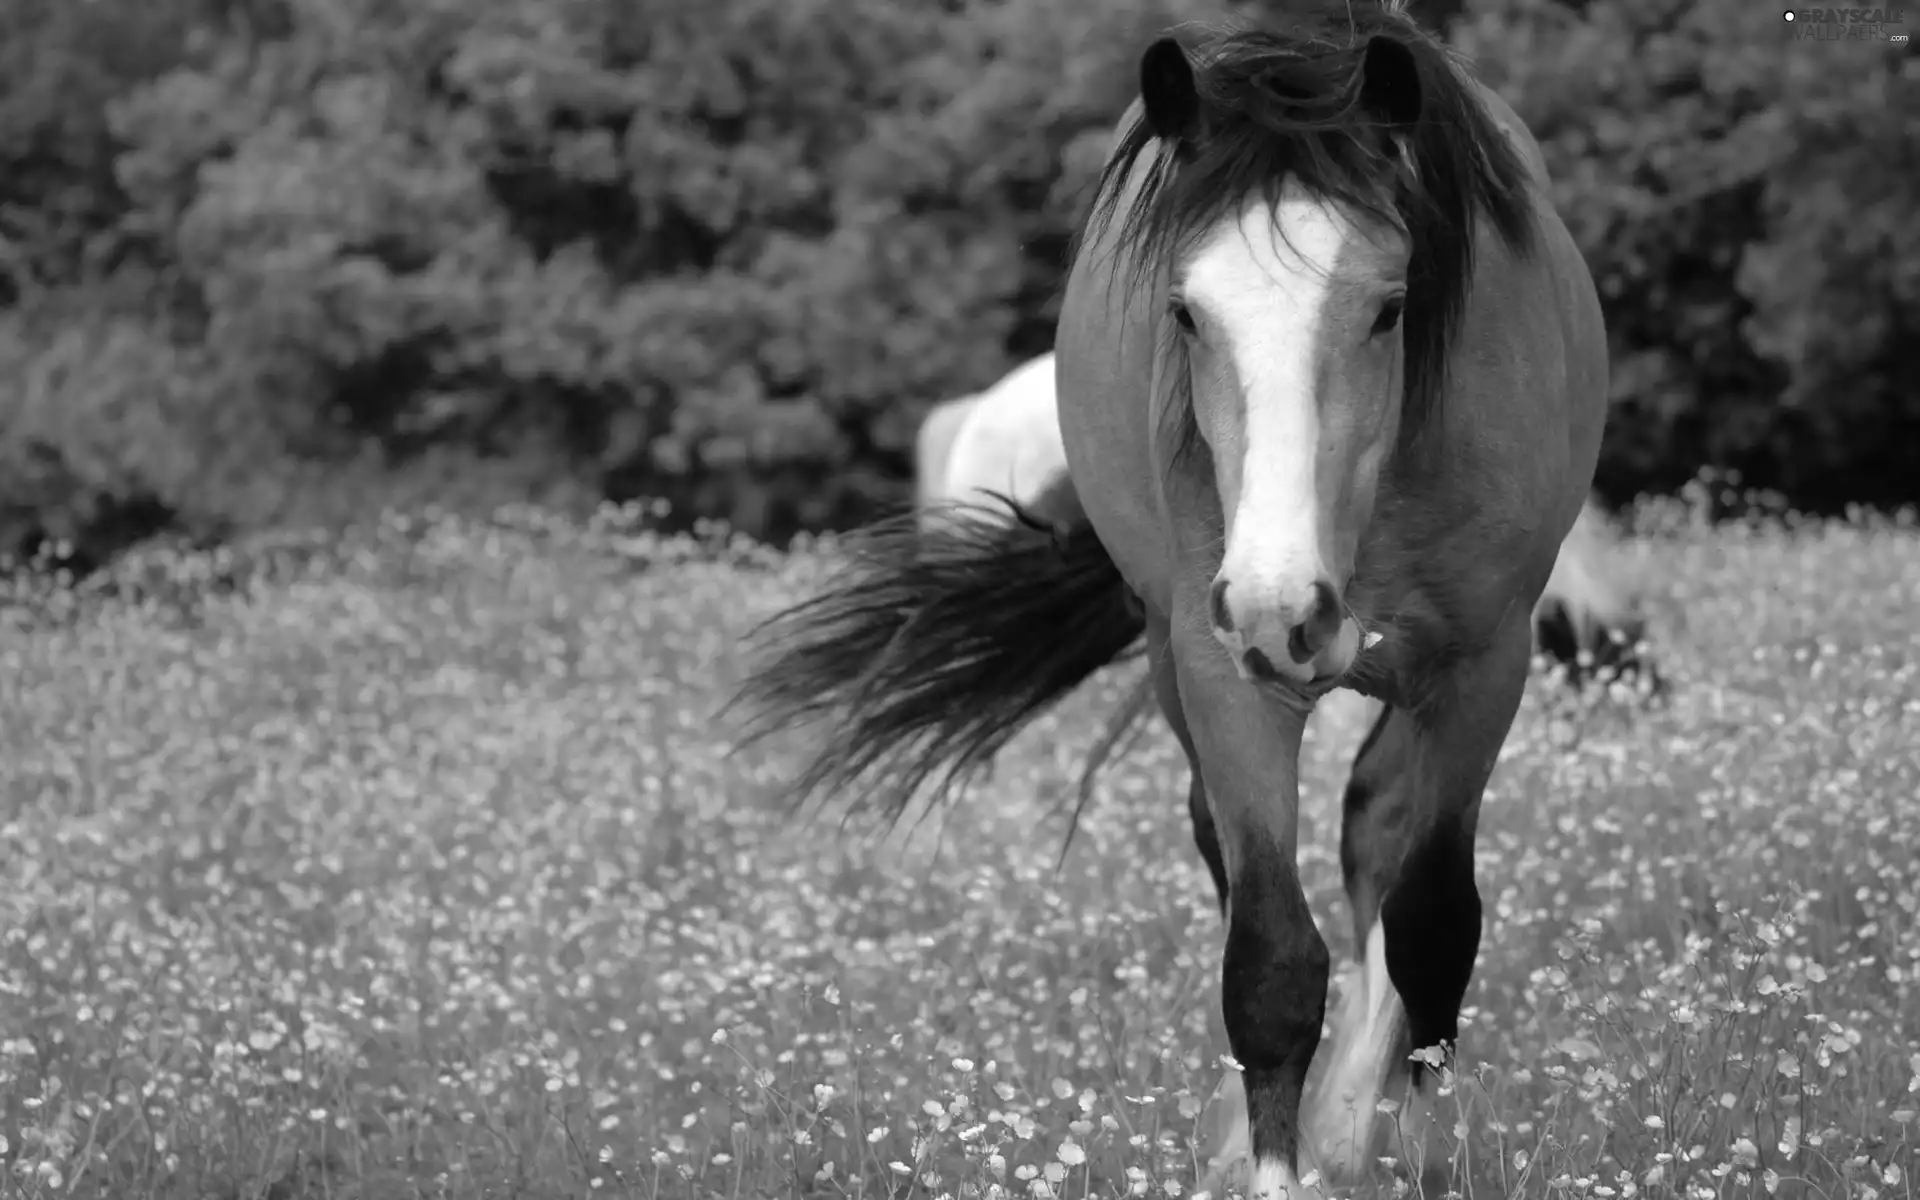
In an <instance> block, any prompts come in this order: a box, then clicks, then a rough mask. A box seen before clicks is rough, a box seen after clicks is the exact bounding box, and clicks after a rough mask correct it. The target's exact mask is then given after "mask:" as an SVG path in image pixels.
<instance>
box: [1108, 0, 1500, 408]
mask: <svg viewBox="0 0 1920 1200" xmlns="http://www.w3.org/2000/svg"><path fill="white" fill-rule="evenodd" d="M1284 19H1285V22H1286V28H1285V30H1284V32H1282V31H1260V30H1247V29H1233V28H1219V27H1214V28H1204V29H1202V30H1201V31H1200V32H1201V34H1202V36H1201V38H1200V39H1199V42H1198V45H1197V46H1190V47H1189V51H1188V53H1189V57H1190V59H1191V60H1192V61H1193V64H1194V85H1195V88H1196V90H1197V92H1198V93H1199V100H1200V118H1199V134H1198V136H1197V137H1195V138H1193V139H1191V140H1190V141H1187V142H1184V143H1183V144H1182V146H1181V148H1180V150H1179V152H1178V153H1177V154H1162V155H1160V156H1159V157H1158V158H1156V159H1155V160H1153V161H1152V163H1151V165H1150V167H1149V168H1148V170H1147V172H1146V175H1145V178H1144V180H1143V184H1142V186H1141V187H1140V189H1139V191H1138V193H1137V195H1136V196H1135V197H1134V199H1133V201H1132V203H1131V204H1129V205H1128V206H1127V207H1126V210H1125V211H1124V212H1122V211H1120V210H1121V201H1122V199H1123V196H1124V193H1125V189H1126V184H1127V180H1128V178H1129V176H1130V175H1131V174H1132V172H1133V168H1134V166H1135V164H1136V163H1137V161H1138V160H1139V158H1140V156H1141V155H1142V154H1143V153H1146V152H1147V150H1148V148H1149V147H1150V146H1152V145H1153V143H1154V134H1153V131H1152V129H1151V128H1150V127H1149V126H1148V124H1147V121H1146V119H1145V116H1144V114H1142V116H1141V117H1140V118H1139V119H1137V120H1135V121H1134V122H1133V123H1132V124H1131V126H1130V127H1129V128H1128V129H1127V130H1126V131H1125V133H1124V134H1123V135H1122V136H1121V139H1120V142H1119V145H1118V146H1117V147H1116V148H1115V149H1114V152H1113V155H1112V157H1111V158H1110V159H1109V161H1108V162H1107V165H1106V168H1105V169H1104V170H1103V171H1102V172H1101V175H1100V178H1099V181H1098V184H1097V186H1096V189H1095V193H1094V203H1093V207H1092V210H1091V212H1090V213H1089V214H1088V217H1087V221H1086V222H1085V223H1083V225H1082V226H1081V229H1080V232H1079V234H1078V236H1077V237H1076V238H1075V240H1074V246H1073V249H1072V251H1071V253H1072V256H1073V257H1076V258H1077V257H1078V255H1079V253H1080V251H1081V249H1082V248H1083V246H1084V242H1085V239H1086V237H1087V234H1088V231H1089V229H1090V228H1092V227H1093V226H1094V224H1095V223H1096V222H1098V223H1099V224H1100V225H1101V226H1102V227H1105V226H1106V225H1107V224H1108V223H1109V222H1111V221H1113V220H1114V219H1115V218H1116V217H1118V218H1119V219H1120V221H1121V225H1120V239H1121V242H1122V243H1123V244H1125V245H1128V246H1130V247H1132V248H1133V259H1132V266H1133V269H1134V274H1133V277H1132V278H1131V280H1130V281H1129V282H1131V283H1132V284H1134V285H1136V286H1137V285H1138V284H1139V283H1140V282H1141V281H1142V280H1146V279H1151V278H1153V277H1154V275H1155V274H1156V273H1157V272H1158V270H1159V269H1160V268H1162V267H1163V266H1165V265H1166V264H1167V263H1168V262H1169V261H1170V260H1171V258H1172V257H1173V256H1174V255H1175V254H1176V253H1178V252H1179V251H1180V249H1181V248H1182V247H1184V246H1185V245H1187V244H1188V243H1189V242H1190V241H1191V240H1192V239H1193V238H1194V237H1197V236H1200V235H1201V234H1204V233H1205V232H1206V231H1207V230H1208V229H1210V228H1212V227H1213V226H1215V225H1216V224H1218V223H1219V222H1220V221H1221V220H1223V219H1225V218H1226V217H1228V216H1229V215H1231V214H1232V213H1233V212H1235V211H1237V210H1238V209H1239V208H1240V206H1241V204H1242V203H1243V202H1244V200H1245V198H1246V197H1247V196H1248V195H1250V194H1254V193H1259V194H1261V195H1262V196H1263V198H1264V199H1266V200H1267V201H1269V202H1270V203H1276V204H1277V202H1278V200H1279V197H1280V193H1281V190H1282V188H1283V187H1284V185H1285V184H1286V182H1287V180H1288V179H1289V178H1291V179H1295V180H1298V181H1299V182H1300V184H1301V185H1302V186H1304V187H1305V188H1306V189H1307V190H1308V191H1310V192H1313V193H1315V194H1318V195H1321V196H1324V197H1327V198H1328V199H1331V200H1335V201H1338V202H1341V203H1344V204H1349V205H1352V206H1354V207H1356V208H1358V209H1360V210H1361V211H1363V212H1367V213H1369V214H1371V215H1373V216H1375V217H1377V218H1379V219H1382V220H1386V221H1390V222H1395V223H1398V224H1399V225H1400V226H1401V227H1402V228H1404V229H1405V230H1406V232H1407V236H1408V240H1409V242H1410V243H1411V248H1412V258H1411V263H1410V269H1409V276H1408V280H1407V303H1406V310H1405V316H1404V321H1405V339H1406V341H1405V344H1406V355H1407V359H1406V367H1405V371H1404V375H1405V381H1406V398H1405V410H1404V413H1403V416H1402V427H1403V431H1404V433H1406V434H1412V433H1414V432H1417V431H1418V430H1419V429H1420V428H1421V426H1422V425H1423V424H1425V422H1426V419H1427V418H1428V417H1429V416H1430V415H1431V414H1432V413H1434V412H1435V411H1436V410H1437V409H1438V406H1439V404H1440V400H1441V395H1442V393H1443V392H1444V390H1445V386H1446V370H1447V358H1448V352H1449V350H1450V348H1451V346H1452V342H1453V335H1454V332H1455V330H1456V329H1457V328H1458V327H1459V322H1460V319H1461V316H1462V314H1463V313H1464V311H1465V308H1466V302H1467V292H1468V289H1469V287H1470V286H1471V283H1472V278H1473V262H1474V226H1475V221H1476V219H1477V218H1480V217H1485V218H1486V219H1487V220H1488V221H1489V222H1490V223H1491V224H1492V225H1493V227H1494V229H1495V230H1496V231H1498V233H1499V234H1500V236H1501V238H1502V239H1503V240H1504V241H1505V242H1506V244H1507V245H1508V246H1509V247H1510V248H1511V249H1512V250H1513V252H1514V253H1516V254H1521V255H1526V254H1530V253H1531V252H1532V250H1533V248H1534V241H1535V237H1536V234H1537V231H1536V229H1535V227H1534V222H1533V219H1532V211H1531V208H1530V203H1529V199H1528V195H1527V188H1528V182H1529V181H1528V178H1527V168H1526V166H1525V165H1524V164H1523V163H1522V161H1521V159H1520V157H1519V155H1518V154H1517V153H1516V152H1515V149H1514V147H1513V145H1512V143H1510V142H1509V141H1508V140H1507V138H1506V137H1505V136H1504V135H1503V134H1502V133H1501V131H1500V129H1499V127H1498V126H1497V125H1495V123H1494V122H1493V119H1492V118H1491V117H1490V116H1489V115H1488V114H1487V111H1486V109H1485V108H1484V107H1483V106H1482V104H1481V103H1480V100H1479V97H1478V96H1477V95H1475V94H1474V85H1473V84H1472V83H1471V82H1470V81H1469V80H1468V78H1467V77H1466V75H1465V74H1464V72H1463V71H1462V70H1461V69H1460V68H1459V67H1457V66H1456V65H1455V63H1454V61H1453V59H1452V56H1451V55H1450V54H1449V52H1448V51H1447V49H1446V48H1445V47H1444V46H1442V45H1441V44H1440V43H1439V42H1437V41H1435V40H1434V38H1433V37H1432V36H1431V35H1429V34H1428V33H1427V32H1426V31H1425V30H1423V29H1421V28H1420V26H1419V25H1417V24H1416V23H1415V22H1414V21H1413V20H1412V18H1410V17H1408V16H1407V15H1406V14H1405V13H1404V12H1403V11H1402V10H1401V6H1400V4H1399V3H1397V2H1395V0H1388V2H1387V3H1381V2H1380V0H1295V2H1294V3H1292V4H1290V5H1289V6H1288V9H1287V12H1286V13H1285V17H1284ZM1381 36H1384V37H1388V38H1391V39H1393V40H1394V41H1395V42H1398V43H1399V44H1400V45H1402V46H1404V47H1406V49H1407V50H1408V51H1409V52H1410V54H1411V55H1412V58H1413V62H1414V64H1415V66H1416V68H1417V71H1418V76H1419V84H1420V115H1419V119H1418V121H1417V122H1416V123H1415V125H1414V126H1413V128H1412V130H1411V132H1410V134H1409V135H1408V137H1407V140H1406V148H1407V151H1408V154H1407V156H1406V158H1407V159H1410V160H1411V169H1409V168H1408V165H1407V164H1406V163H1405V162H1404V161H1403V160H1402V159H1401V158H1400V157H1399V156H1398V155H1396V154H1394V153H1393V152H1392V150H1391V147H1390V146H1389V145H1388V143H1387V141H1386V139H1385V138H1384V137H1382V136H1381V127H1380V125H1379V123H1378V121H1377V119H1376V118H1375V117H1374V116H1373V115H1372V114H1370V113H1369V112H1367V111H1366V109H1365V108H1364V107H1363V106H1362V105H1361V103H1360V82H1361V81H1360V65H1361V62H1362V61H1363V58H1364V55H1365V51H1366V47H1367V43H1368V41H1369V40H1371V39H1372V38H1374V37H1381ZM1180 407H1181V408H1182V409H1185V408H1186V407H1187V406H1185V405H1182V406H1180ZM1185 423H1186V425H1188V426H1191V424H1192V418H1191V413H1190V412H1188V413H1187V415H1186V418H1185ZM1185 433H1186V436H1185V437H1183V438H1182V439H1181V441H1182V442H1183V443H1186V442H1190V441H1191V440H1192V437H1193V436H1194V431H1193V430H1191V429H1187V430H1186V431H1185Z"/></svg>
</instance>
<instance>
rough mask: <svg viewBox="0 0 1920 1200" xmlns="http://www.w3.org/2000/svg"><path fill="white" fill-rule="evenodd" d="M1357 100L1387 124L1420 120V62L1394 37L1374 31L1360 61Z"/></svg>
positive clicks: (1394, 124) (1401, 123) (1392, 124)
mask: <svg viewBox="0 0 1920 1200" xmlns="http://www.w3.org/2000/svg"><path fill="white" fill-rule="evenodd" d="M1360 103H1361V104H1362V105H1363V106H1364V107H1365V108H1366V110H1367V111H1368V112H1370V113H1372V114H1374V115H1375V116H1377V117H1379V118H1380V119H1381V120H1382V121H1385V122H1386V123H1387V124H1388V125H1390V126H1395V127H1403V126H1408V125H1412V124H1413V123H1414V122H1416V121H1418V120H1419V119H1420V64H1419V63H1418V62H1416V61H1415V60H1414V57H1413V51H1412V50H1410V49H1408V47H1407V44H1406V43H1405V42H1402V41H1400V40H1399V39H1397V38H1391V37H1387V36H1385V35H1384V34H1376V35H1375V36H1374V37H1372V38H1371V39H1369V40H1368V42H1367V51H1366V57H1365V58H1364V59H1362V60H1361V63H1360Z"/></svg>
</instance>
